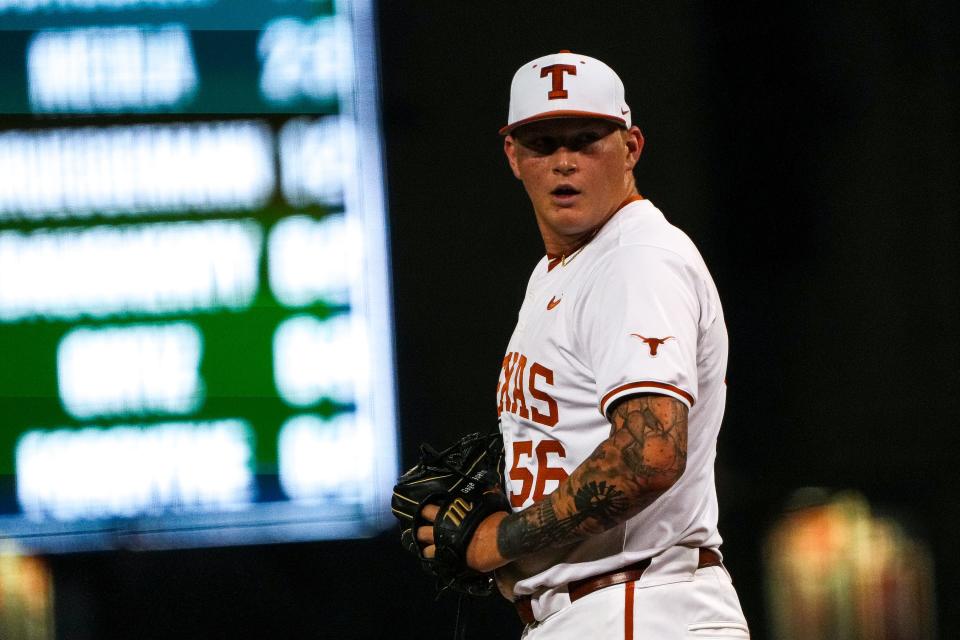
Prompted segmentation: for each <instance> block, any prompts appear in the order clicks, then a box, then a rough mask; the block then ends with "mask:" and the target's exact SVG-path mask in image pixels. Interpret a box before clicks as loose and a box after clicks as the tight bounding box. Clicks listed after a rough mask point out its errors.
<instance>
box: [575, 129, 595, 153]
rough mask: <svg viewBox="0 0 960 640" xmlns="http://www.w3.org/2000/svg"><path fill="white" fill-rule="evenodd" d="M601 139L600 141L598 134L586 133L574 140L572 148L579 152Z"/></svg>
mask: <svg viewBox="0 0 960 640" xmlns="http://www.w3.org/2000/svg"><path fill="white" fill-rule="evenodd" d="M599 139H600V136H598V135H597V134H596V133H584V134H582V135H579V136H577V137H576V138H574V139H573V142H572V143H571V148H573V149H577V150H579V149H583V148H584V147H586V146H589V145H591V144H593V143H594V142H596V141H597V140H599Z"/></svg>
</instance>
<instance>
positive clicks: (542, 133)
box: [416, 51, 749, 640]
mask: <svg viewBox="0 0 960 640" xmlns="http://www.w3.org/2000/svg"><path fill="white" fill-rule="evenodd" d="M500 133H501V134H502V135H504V136H505V137H504V151H505V153H506V157H507V161H508V163H509V165H510V168H511V170H512V171H513V174H514V175H515V176H516V177H517V178H518V179H519V180H520V181H521V182H522V183H523V186H524V188H525V189H526V191H527V194H528V195H529V197H530V201H531V203H532V204H533V209H534V214H535V217H536V221H537V225H538V226H539V229H540V233H541V235H542V237H543V242H544V245H545V247H546V255H545V256H544V258H543V259H542V260H540V262H539V263H538V264H537V266H536V268H535V269H534V271H533V274H532V275H531V276H530V280H529V283H528V285H527V293H526V297H525V299H524V301H523V305H522V307H521V309H520V315H519V319H518V321H517V327H516V330H515V331H514V333H513V336H512V337H511V339H510V343H509V345H508V347H507V353H506V355H505V356H504V358H503V363H502V367H501V372H500V379H499V384H498V386H497V409H498V413H499V415H500V420H501V431H502V434H503V440H504V446H505V461H506V473H505V484H506V487H505V491H506V494H507V498H508V499H509V505H510V507H511V508H512V512H510V513H508V512H506V511H499V512H495V513H492V514H491V515H487V516H485V518H484V519H483V520H482V521H481V522H480V524H479V526H478V527H477V528H476V530H475V532H473V534H472V538H470V540H469V545H468V546H467V547H466V561H467V564H468V565H469V567H470V568H472V569H475V570H478V571H481V572H484V571H492V570H496V575H497V582H498V586H499V587H500V590H501V593H503V595H504V596H505V597H507V598H509V599H510V600H512V601H513V602H514V603H515V604H516V606H517V609H518V612H519V613H520V616H521V618H522V619H523V620H524V622H525V623H526V624H527V626H526V629H525V631H524V638H527V639H529V640H533V639H540V638H550V639H567V638H569V639H571V640H572V639H576V640H583V639H584V638H627V639H632V638H637V639H639V638H651V639H657V640H671V639H674V638H676V639H680V638H696V637H704V638H719V637H723V638H748V637H749V631H748V628H747V624H746V621H745V620H744V617H743V613H742V611H741V608H740V604H739V601H738V598H737V594H736V592H735V590H734V588H733V585H732V583H731V580H730V576H729V574H728V573H727V570H726V569H725V567H724V566H723V564H722V556H721V554H720V551H719V547H720V543H721V538H720V534H719V533H718V531H717V497H716V489H715V485H714V477H713V466H714V458H715V455H716V441H717V434H718V432H719V430H720V422H721V419H722V417H723V411H724V404H725V397H726V385H725V380H724V375H725V370H726V366H727V331H726V326H725V324H724V319H723V310H722V309H721V305H720V298H719V296H718V294H717V290H716V287H715V286H714V283H713V280H712V278H711V276H710V273H709V272H708V270H707V267H706V266H705V264H704V262H703V259H702V258H701V256H700V254H699V252H698V251H697V249H696V247H695V246H694V244H693V243H692V242H691V240H690V239H689V238H688V237H687V236H686V235H685V234H684V233H683V232H682V231H680V230H679V229H677V228H676V227H674V226H673V225H671V224H670V223H669V222H667V220H666V219H665V218H664V216H663V214H662V213H661V212H660V210H659V209H657V207H656V206H655V205H654V204H653V203H651V202H650V201H649V200H646V199H644V198H643V197H642V196H641V195H640V194H639V193H638V192H637V188H636V183H635V180H634V176H633V168H634V166H635V165H636V163H637V160H638V159H639V157H640V152H641V150H642V149H643V136H642V135H641V133H640V130H639V129H638V128H637V127H636V126H633V124H632V121H631V112H630V108H629V107H628V106H627V103H626V102H625V99H624V88H623V83H622V82H621V80H620V78H619V77H618V76H617V74H616V73H615V72H614V71H613V70H612V69H611V68H610V67H608V66H607V65H606V64H604V63H603V62H601V61H599V60H596V59H594V58H590V57H588V56H584V55H579V54H575V53H570V52H569V51H562V52H560V53H557V54H553V55H548V56H544V57H542V58H538V59H536V60H533V61H531V62H529V63H527V64H525V65H523V66H522V67H521V68H520V69H519V70H518V71H517V73H516V75H515V76H514V78H513V83H512V85H511V91H510V108H509V117H508V124H507V125H506V126H505V127H503V129H501V131H500ZM437 512H438V509H437V507H435V506H427V507H426V508H424V509H423V510H422V515H423V517H424V518H425V519H426V520H427V521H429V522H432V521H433V520H434V519H435V518H436V516H437ZM416 536H417V540H418V542H419V544H420V545H421V546H422V547H423V550H424V551H423V553H424V555H425V556H427V557H430V556H431V554H432V553H433V552H434V551H435V547H434V546H433V545H434V538H433V529H432V528H431V527H430V526H421V527H419V528H418V529H417V533H416Z"/></svg>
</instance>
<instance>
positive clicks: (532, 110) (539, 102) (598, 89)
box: [500, 50, 630, 135]
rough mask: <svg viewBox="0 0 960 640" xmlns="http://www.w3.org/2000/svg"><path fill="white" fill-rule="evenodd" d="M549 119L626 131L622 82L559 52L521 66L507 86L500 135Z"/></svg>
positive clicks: (590, 61)
mask: <svg viewBox="0 0 960 640" xmlns="http://www.w3.org/2000/svg"><path fill="white" fill-rule="evenodd" d="M548 118H603V119H604V120H610V121H611V122H615V123H616V124H618V125H620V126H621V127H624V128H625V129H629V128H630V107H629V106H628V105H627V103H626V100H625V99H624V97H623V82H622V81H621V80H620V77H619V76H618V75H617V74H616V72H614V70H613V69H611V68H610V67H608V66H607V65H605V64H604V63H602V62H600V61H599V60H597V59H596V58H591V57H589V56H582V55H580V54H577V53H570V52H569V51H565V50H564V51H561V52H560V53H554V54H551V55H548V56H543V57H542V58H537V59H536V60H531V61H530V62H528V63H527V64H525V65H523V66H522V67H520V68H519V69H517V72H516V73H515V74H514V76H513V82H512V83H511V84H510V112H509V113H508V115H507V125H506V126H505V127H503V128H502V129H500V135H507V134H509V133H510V132H512V131H513V130H514V129H516V128H517V127H519V126H522V125H525V124H527V123H528V122H534V121H535V120H546V119H548Z"/></svg>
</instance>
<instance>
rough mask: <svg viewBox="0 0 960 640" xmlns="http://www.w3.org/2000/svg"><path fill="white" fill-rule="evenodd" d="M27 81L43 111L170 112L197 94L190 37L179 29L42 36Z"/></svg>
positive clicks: (31, 50)
mask: <svg viewBox="0 0 960 640" xmlns="http://www.w3.org/2000/svg"><path fill="white" fill-rule="evenodd" d="M27 76H28V86H29V93H30V104H31V107H32V108H33V110H34V111H39V112H57V111H67V112H91V111H114V112H115V111H138V110H139V111H142V110H154V109H161V108H163V109H169V108H172V107H175V106H177V105H178V104H181V103H184V102H186V101H188V100H189V99H190V98H191V97H192V95H193V94H194V93H195V92H196V89H197V71H196V68H195V65H194V61H193V52H192V50H191V47H190V35H189V32H188V31H187V29H186V27H184V26H183V25H177V24H168V25H164V26H161V27H150V26H144V27H133V26H119V27H87V28H81V29H62V30H61V29H58V30H49V31H41V32H39V33H37V34H36V35H34V37H33V39H32V40H31V41H30V44H29V45H28V47H27Z"/></svg>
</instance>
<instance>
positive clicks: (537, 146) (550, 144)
mask: <svg viewBox="0 0 960 640" xmlns="http://www.w3.org/2000/svg"><path fill="white" fill-rule="evenodd" d="M523 144H524V146H526V147H528V148H530V149H533V150H534V151H536V152H537V153H546V154H550V153H553V152H554V151H556V150H557V146H558V145H557V141H556V140H554V139H553V138H534V139H532V140H528V141H526V142H524V143H523Z"/></svg>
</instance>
